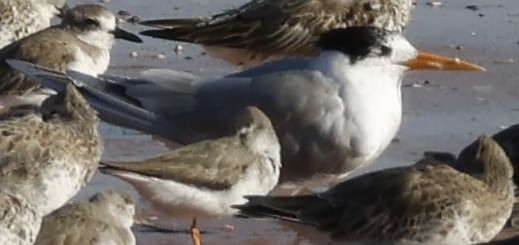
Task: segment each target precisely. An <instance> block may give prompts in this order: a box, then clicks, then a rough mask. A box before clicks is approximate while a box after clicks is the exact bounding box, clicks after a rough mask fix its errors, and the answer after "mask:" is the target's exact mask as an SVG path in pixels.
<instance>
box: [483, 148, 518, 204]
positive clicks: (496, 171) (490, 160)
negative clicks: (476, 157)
mask: <svg viewBox="0 0 519 245" xmlns="http://www.w3.org/2000/svg"><path fill="white" fill-rule="evenodd" d="M489 155H490V154H489ZM482 161H483V168H484V171H483V175H482V176H481V180H482V181H483V182H484V183H486V184H487V185H488V186H489V187H490V189H491V190H492V191H493V192H495V193H500V194H503V195H508V194H510V193H511V192H513V190H512V185H511V181H512V179H511V178H512V176H513V168H512V165H511V163H510V160H509V159H508V158H507V157H495V156H492V155H490V156H483V159H482Z"/></svg>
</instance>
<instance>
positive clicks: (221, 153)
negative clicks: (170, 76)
mask: <svg viewBox="0 0 519 245" xmlns="http://www.w3.org/2000/svg"><path fill="white" fill-rule="evenodd" d="M255 161H258V159H257V156H255V155H252V154H250V153H249V152H248V151H246V150H245V148H244V147H243V146H241V145H240V144H239V142H237V141H236V139H235V138H234V137H230V138H222V139H219V140H215V141H202V142H199V143H195V144H191V145H188V146H185V147H181V148H178V149H175V150H173V151H170V152H168V153H166V154H164V155H162V156H159V157H156V158H152V159H148V160H144V161H140V162H132V163H122V162H119V163H117V162H105V163H104V165H106V167H105V168H106V169H108V170H110V169H114V170H116V171H117V170H122V171H128V172H134V173H138V174H142V175H146V176H152V177H157V178H161V179H164V180H173V181H176V182H180V183H184V184H189V185H195V186H198V187H205V188H209V189H213V190H224V189H228V188H230V187H231V186H233V185H234V184H235V183H236V182H237V181H238V180H239V179H240V178H241V176H242V175H243V173H244V172H245V171H246V170H247V168H248V167H249V166H250V165H251V164H253V163H254V162H255Z"/></svg>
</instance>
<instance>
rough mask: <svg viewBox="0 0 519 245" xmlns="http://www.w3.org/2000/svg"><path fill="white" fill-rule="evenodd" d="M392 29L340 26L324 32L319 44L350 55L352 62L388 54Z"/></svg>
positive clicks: (326, 48)
mask: <svg viewBox="0 0 519 245" xmlns="http://www.w3.org/2000/svg"><path fill="white" fill-rule="evenodd" d="M389 35H391V32H390V31H387V30H384V29H381V28H377V27H362V26H359V27H349V28H338V29H332V30H329V31H326V32H323V33H322V34H321V36H320V37H319V41H318V42H317V45H318V46H319V47H321V49H322V50H323V51H324V50H337V51H340V52H343V53H344V54H346V55H348V56H349V57H350V59H351V63H355V62H356V61H357V60H360V59H363V58H365V57H367V56H388V55H389V54H391V47H389V46H387V43H388V36H389Z"/></svg>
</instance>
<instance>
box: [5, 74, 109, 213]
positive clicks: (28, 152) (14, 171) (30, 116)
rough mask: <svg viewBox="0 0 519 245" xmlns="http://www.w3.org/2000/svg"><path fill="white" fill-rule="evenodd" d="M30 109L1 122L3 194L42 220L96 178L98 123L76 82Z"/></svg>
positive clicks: (15, 112)
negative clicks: (21, 202)
mask: <svg viewBox="0 0 519 245" xmlns="http://www.w3.org/2000/svg"><path fill="white" fill-rule="evenodd" d="M31 109H33V107H25V106H20V107H16V108H14V109H13V110H11V111H10V112H9V113H6V114H3V115H2V117H1V118H0V135H1V137H0V163H1V164H0V191H1V192H3V193H6V194H9V195H12V196H15V197H17V198H19V199H21V200H23V201H25V202H27V203H28V205H30V206H32V207H34V208H35V211H36V212H37V213H38V214H40V215H41V216H43V215H46V214H48V213H50V212H52V211H53V210H55V209H57V208H59V207H61V206H62V205H63V204H65V203H66V202H67V201H68V200H69V199H70V198H71V197H73V196H74V195H75V194H76V193H77V192H78V191H79V189H80V188H81V187H82V186H84V185H85V184H86V183H87V182H88V181H89V180H90V179H91V178H92V176H93V175H94V173H95V171H96V169H97V166H98V164H99V160H100V156H101V142H100V139H99V136H98V132H97V127H98V124H99V119H98V118H97V116H96V113H95V112H94V110H92V108H90V106H89V105H88V104H87V103H86V101H85V100H84V99H83V97H82V96H81V94H79V93H78V91H77V90H76V89H75V87H74V86H73V85H71V84H68V85H66V88H65V89H63V90H61V91H58V94H57V95H52V96H51V97H49V98H47V99H46V100H45V101H44V102H43V103H42V105H41V108H39V109H38V110H37V111H31Z"/></svg>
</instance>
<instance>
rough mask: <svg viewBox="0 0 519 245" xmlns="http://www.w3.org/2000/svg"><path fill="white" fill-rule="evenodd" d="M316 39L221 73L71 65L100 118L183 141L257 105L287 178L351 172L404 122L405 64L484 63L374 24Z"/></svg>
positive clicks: (50, 76)
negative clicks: (422, 45) (295, 53)
mask: <svg viewBox="0 0 519 245" xmlns="http://www.w3.org/2000/svg"><path fill="white" fill-rule="evenodd" d="M318 45H319V46H320V47H321V48H322V49H323V52H321V54H320V55H319V56H317V57H315V58H308V59H288V60H283V61H278V62H273V63H270V64H267V65H264V66H261V67H257V68H254V69H250V70H247V71H243V72H240V73H235V74H232V75H229V76H226V77H223V78H220V79H207V80H204V79H202V78H198V77H196V76H194V75H191V74H186V73H182V72H175V71H167V72H164V71H147V72H146V73H147V74H145V75H147V76H148V77H150V79H148V80H143V79H135V80H133V79H118V80H117V81H116V82H113V81H110V80H103V79H98V78H93V77H89V76H86V75H84V74H79V73H75V72H69V73H68V75H69V76H70V77H71V79H73V80H75V81H76V84H77V85H78V88H79V90H80V91H81V93H83V95H84V96H85V98H86V99H87V100H88V101H89V102H90V103H91V104H92V106H93V107H94V108H95V109H96V110H97V111H98V112H99V113H100V117H101V119H103V120H105V121H106V122H109V123H115V124H118V125H120V126H123V127H129V128H133V129H137V130H140V131H143V132H145V133H149V134H154V135H158V136H161V137H163V138H166V139H170V140H173V141H176V142H179V143H182V144H186V143H192V142H194V141H199V140H203V139H211V138H216V137H223V136H225V135H226V133H227V132H228V130H227V128H228V125H230V124H231V122H232V120H233V118H234V117H235V115H236V114H237V113H238V112H239V111H240V110H242V109H243V108H244V107H246V106H250V105H254V106H257V107H258V108H259V109H261V110H262V111H263V112H265V114H266V115H267V116H268V117H269V118H270V120H271V121H272V124H273V125H274V129H275V130H276V133H277V136H278V138H279V140H280V143H281V159H282V163H283V168H282V173H281V178H280V181H281V182H287V181H300V180H306V179H308V178H311V177H320V176H327V175H333V176H336V175H342V174H347V173H349V172H350V171H352V170H354V169H356V168H358V167H360V166H363V165H365V164H368V163H370V162H372V161H373V160H375V159H376V158H377V157H378V156H379V155H380V154H381V153H382V152H383V151H384V149H385V148H386V147H387V146H388V145H389V143H390V142H391V140H392V139H393V137H394V136H395V134H396V133H397V131H398V129H399V127H400V122H401V118H402V98H401V82H402V77H403V75H404V73H405V72H407V71H410V70H466V71H481V70H484V69H483V68H481V67H480V66H477V65H474V64H471V63H468V62H464V61H461V60H459V59H451V58H447V57H442V56H437V55H433V54H429V53H425V52H421V51H418V50H416V49H415V48H414V47H413V46H412V45H411V44H410V43H409V42H408V41H407V40H406V39H405V38H404V37H403V36H402V35H400V34H398V33H394V32H390V31H385V30H382V29H379V28H374V27H353V28H346V29H336V30H332V31H329V32H326V33H323V34H322V35H321V38H320V40H319V42H318ZM17 64H19V65H20V66H21V67H19V70H21V71H22V72H26V73H29V74H31V73H32V74H33V75H34V76H35V79H36V80H39V82H47V83H50V84H60V83H62V82H61V80H60V79H61V78H57V79H55V76H56V74H55V73H53V72H51V71H41V70H40V69H37V68H36V69H35V67H34V66H32V65H25V66H24V65H23V64H20V63H19V62H18V63H17ZM14 65H15V66H16V64H14ZM57 75H58V76H59V77H62V75H61V74H59V73H58V74H57ZM161 76H162V77H161Z"/></svg>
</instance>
